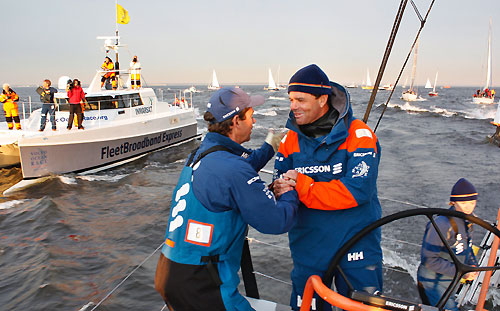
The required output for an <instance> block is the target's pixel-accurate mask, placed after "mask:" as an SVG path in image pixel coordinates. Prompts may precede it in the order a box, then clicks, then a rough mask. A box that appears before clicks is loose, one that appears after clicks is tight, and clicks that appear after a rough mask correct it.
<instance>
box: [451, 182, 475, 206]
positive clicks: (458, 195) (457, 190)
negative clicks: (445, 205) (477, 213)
mask: <svg viewBox="0 0 500 311" xmlns="http://www.w3.org/2000/svg"><path fill="white" fill-rule="evenodd" d="M472 200H477V191H476V188H475V187H474V185H473V184H471V183H470V182H469V181H468V180H467V179H465V178H460V179H459V180H458V181H457V183H456V184H455V185H454V186H453V188H452V189H451V196H450V201H451V202H457V201H472Z"/></svg>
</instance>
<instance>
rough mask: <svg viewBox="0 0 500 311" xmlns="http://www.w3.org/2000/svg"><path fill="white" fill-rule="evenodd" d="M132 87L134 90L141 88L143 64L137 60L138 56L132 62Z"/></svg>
mask: <svg viewBox="0 0 500 311" xmlns="http://www.w3.org/2000/svg"><path fill="white" fill-rule="evenodd" d="M129 70H130V86H131V87H132V89H134V88H136V87H137V89H140V88H141V63H140V62H139V61H138V60H137V55H135V56H134V58H132V61H131V62H130V69H129Z"/></svg>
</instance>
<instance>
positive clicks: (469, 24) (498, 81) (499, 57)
mask: <svg viewBox="0 0 500 311" xmlns="http://www.w3.org/2000/svg"><path fill="white" fill-rule="evenodd" d="M431 1H432V0H414V2H415V4H416V6H417V8H418V10H419V11H420V14H421V15H422V16H425V14H426V12H427V10H428V7H429V5H430V3H431ZM0 3H1V4H2V6H1V9H0V11H1V12H2V17H1V18H0V29H2V30H3V31H2V32H3V33H2V46H1V48H0V62H1V64H0V68H1V69H0V83H5V82H8V83H10V84H11V85H36V84H40V83H41V81H42V80H43V79H45V78H49V79H51V80H52V81H57V79H58V78H59V77H60V76H64V75H66V76H70V77H71V78H79V79H81V80H82V81H83V83H84V84H86V85H87V84H89V83H90V81H91V79H92V77H93V76H94V74H95V72H96V70H97V69H98V68H99V67H100V66H101V64H102V62H103V59H104V56H105V51H104V49H103V42H102V40H97V39H96V37H97V36H106V35H107V36H109V35H114V31H115V27H116V23H115V21H116V17H115V14H116V11H115V0H80V1H77V0H46V1H39V0H16V1H14V0H1V2H0ZM118 3H119V4H120V5H122V6H123V7H124V8H125V9H126V10H127V11H128V13H129V16H130V22H129V23H128V24H126V25H119V27H118V29H119V32H120V36H121V43H122V44H126V45H127V47H125V48H122V49H121V50H120V64H121V68H122V69H123V68H124V67H128V63H129V62H130V60H131V58H132V56H133V55H137V56H138V58H139V61H140V62H141V64H142V68H143V72H142V74H143V78H144V80H145V82H146V83H147V84H149V85H155V84H172V85H173V84H201V85H206V84H208V83H209V82H210V80H211V76H212V70H213V69H215V70H216V72H217V77H218V80H219V82H220V84H221V85H222V86H224V85H225V84H227V85H230V84H232V85H234V84H242V85H243V84H267V76H268V68H271V70H272V72H273V75H274V79H275V80H278V82H279V83H287V82H288V80H289V78H290V77H291V75H293V73H295V72H296V71H297V70H298V69H300V68H302V67H304V66H306V65H309V64H311V63H315V64H317V65H318V66H320V67H321V68H322V69H323V70H324V71H325V72H326V73H327V75H328V76H329V78H330V80H332V81H336V82H339V83H342V84H349V83H358V84H361V82H362V81H363V80H364V79H365V77H366V71H367V69H369V71H370V75H371V80H372V81H375V77H376V73H377V71H378V68H379V66H380V63H381V60H382V57H383V53H384V50H385V46H386V44H387V41H388V39H389V35H390V31H391V29H392V25H393V23H394V19H395V16H396V12H397V9H398V7H399V4H400V1H399V0H345V1H339V0H334V1H320V0H308V1H303V0H302V1H298V0H251V1H250V0H220V1H219V0H212V1H207V0H182V1H153V0H140V1H139V0H136V1H132V0H119V1H118ZM490 17H491V18H492V23H493V26H492V49H493V84H494V85H500V1H498V0H476V1H470V0H436V1H435V3H434V6H433V8H432V10H431V12H430V15H429V17H428V20H427V23H426V24H425V27H424V29H423V31H422V33H421V35H420V43H419V44H420V45H419V50H418V61H417V75H416V84H417V85H423V84H425V81H426V79H427V78H430V79H431V81H433V80H434V76H435V74H436V72H439V77H438V85H451V86H473V87H480V86H483V85H484V84H485V80H486V63H487V40H488V23H489V18H490ZM419 26H420V21H419V19H418V17H417V15H416V14H415V12H414V10H413V8H412V6H411V4H410V3H408V5H407V7H406V10H405V14H404V17H403V21H402V23H401V26H400V30H399V32H398V35H397V37H396V42H395V44H394V47H393V52H392V54H391V57H390V58H389V63H388V65H387V69H386V72H385V74H384V78H383V80H382V82H383V83H393V82H394V81H395V79H396V77H397V74H398V73H399V71H400V69H401V67H402V64H403V62H404V59H405V58H406V55H407V53H408V51H409V49H410V47H411V43H412V41H413V39H414V38H415V35H416V33H417V31H418V28H419ZM411 67H412V60H411V59H410V62H409V63H408V65H407V67H406V69H405V73H404V74H403V77H402V79H401V80H402V81H400V85H401V82H404V80H405V79H407V78H408V77H409V76H410V72H411ZM278 69H279V71H278ZM278 73H279V77H278Z"/></svg>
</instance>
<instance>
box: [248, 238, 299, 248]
mask: <svg viewBox="0 0 500 311" xmlns="http://www.w3.org/2000/svg"><path fill="white" fill-rule="evenodd" d="M247 240H248V242H249V243H252V242H256V243H260V244H264V245H267V246H272V247H276V248H281V249H286V250H290V248H288V247H285V246H280V245H275V244H270V243H266V242H263V241H259V240H257V239H255V238H250V237H247Z"/></svg>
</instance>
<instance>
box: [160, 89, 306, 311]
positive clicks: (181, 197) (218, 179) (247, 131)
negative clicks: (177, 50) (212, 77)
mask: <svg viewBox="0 0 500 311" xmlns="http://www.w3.org/2000/svg"><path fill="white" fill-rule="evenodd" d="M263 103H264V98H263V97H262V96H259V95H257V96H251V97H250V96H248V95H247V94H246V93H245V92H244V91H242V90H241V89H237V88H223V89H220V90H218V91H217V92H215V93H214V94H213V95H212V96H211V98H210V101H209V103H208V105H207V111H206V112H205V114H204V119H205V120H206V121H207V123H208V133H207V135H206V136H205V139H204V140H203V142H202V143H201V145H200V147H199V149H197V150H195V151H194V152H193V153H192V154H191V155H190V156H189V159H188V160H187V162H186V164H185V166H184V168H183V170H182V172H181V175H180V177H179V181H178V183H177V186H176V188H175V190H174V193H173V196H172V204H171V210H170V219H169V223H168V228H167V232H166V237H165V243H164V245H163V248H162V254H161V255H160V259H159V261H158V265H157V268H156V276H155V288H156V290H157V291H158V292H159V293H160V294H161V295H162V297H163V299H164V300H165V302H166V303H167V304H168V305H169V306H170V307H172V308H173V309H174V310H238V311H239V310H253V309H252V308H251V306H250V304H249V302H248V301H247V300H246V299H245V298H244V297H243V296H242V295H241V294H240V293H239V292H238V284H239V277H238V270H239V267H240V262H241V253H242V248H243V243H244V240H245V236H246V232H247V230H248V225H251V226H252V227H254V228H255V229H257V230H258V231H260V232H262V233H268V234H280V233H283V232H286V231H288V230H289V229H290V227H291V226H292V224H293V222H294V220H295V215H296V212H297V208H298V203H299V201H298V197H297V192H296V191H295V190H292V191H288V192H286V193H284V194H283V195H282V196H281V197H280V199H279V200H276V199H275V197H274V195H273V193H272V192H271V191H270V190H269V189H268V187H267V186H266V185H265V184H264V182H263V181H262V180H261V179H260V177H259V175H258V173H257V172H258V171H259V170H260V169H262V168H263V167H264V165H265V164H266V163H267V162H268V161H269V160H270V159H271V158H272V157H273V156H274V154H275V152H276V150H277V149H278V146H279V142H280V140H281V138H282V136H283V135H278V134H273V133H272V132H270V133H269V134H268V136H267V138H266V140H265V143H264V144H263V145H262V147H260V148H259V149H256V150H250V149H246V148H244V147H243V146H242V145H241V144H242V143H244V142H247V141H249V140H250V135H251V133H252V128H253V124H254V123H255V119H254V117H253V113H254V110H253V107H255V106H257V105H262V104H263Z"/></svg>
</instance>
